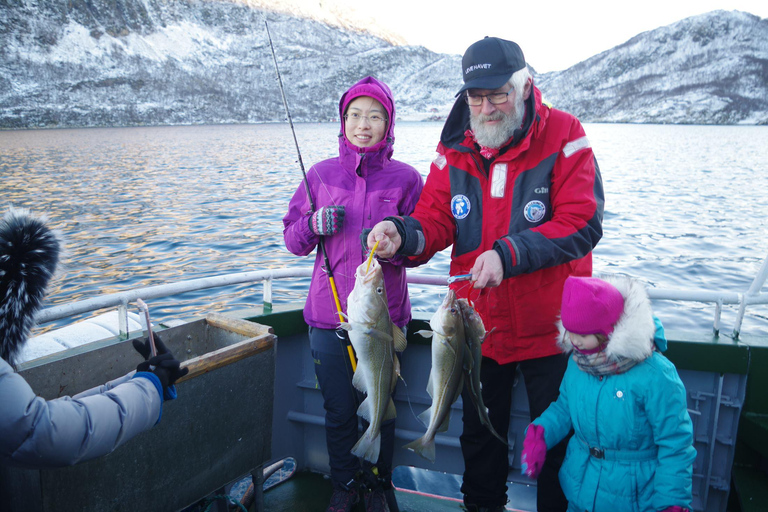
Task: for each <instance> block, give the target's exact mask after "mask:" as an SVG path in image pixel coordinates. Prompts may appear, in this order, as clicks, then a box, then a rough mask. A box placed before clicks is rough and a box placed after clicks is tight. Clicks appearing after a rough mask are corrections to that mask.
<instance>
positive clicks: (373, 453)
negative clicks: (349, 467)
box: [352, 427, 381, 464]
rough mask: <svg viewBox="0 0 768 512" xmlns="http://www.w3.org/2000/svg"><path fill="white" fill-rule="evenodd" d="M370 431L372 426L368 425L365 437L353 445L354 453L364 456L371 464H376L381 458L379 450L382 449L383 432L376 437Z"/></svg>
mask: <svg viewBox="0 0 768 512" xmlns="http://www.w3.org/2000/svg"><path fill="white" fill-rule="evenodd" d="M370 431H371V427H368V430H366V431H365V432H364V433H363V437H361V438H360V440H358V441H357V443H356V444H355V446H353V447H352V453H353V454H354V455H356V456H358V457H362V458H363V459H365V460H367V461H368V462H370V463H371V464H376V462H377V461H378V460H379V451H380V450H381V434H376V437H372V436H371V432H370Z"/></svg>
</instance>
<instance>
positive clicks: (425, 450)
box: [403, 437, 435, 463]
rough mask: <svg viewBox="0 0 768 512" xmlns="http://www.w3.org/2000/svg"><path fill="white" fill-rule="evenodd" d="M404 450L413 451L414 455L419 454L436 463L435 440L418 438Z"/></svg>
mask: <svg viewBox="0 0 768 512" xmlns="http://www.w3.org/2000/svg"><path fill="white" fill-rule="evenodd" d="M403 448H406V449H408V450H411V451H412V452H414V453H418V454H419V455H421V456H422V457H424V458H425V459H427V460H428V461H430V462H432V463H434V462H435V440H434V439H431V440H429V441H428V440H425V439H424V438H423V437H420V438H418V439H417V440H415V441H411V442H410V443H408V444H406V445H405V446H403Z"/></svg>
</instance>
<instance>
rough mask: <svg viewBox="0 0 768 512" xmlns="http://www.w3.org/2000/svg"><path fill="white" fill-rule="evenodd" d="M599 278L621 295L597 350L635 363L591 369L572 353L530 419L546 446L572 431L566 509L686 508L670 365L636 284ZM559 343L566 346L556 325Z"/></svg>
mask: <svg viewBox="0 0 768 512" xmlns="http://www.w3.org/2000/svg"><path fill="white" fill-rule="evenodd" d="M605 280H606V281H608V282H610V283H611V284H613V285H614V286H616V287H617V288H618V289H619V290H620V291H621V292H622V295H624V299H625V307H624V313H623V315H622V317H621V318H620V319H619V322H617V324H616V326H615V328H614V332H613V333H612V334H611V337H610V338H609V341H608V345H607V347H606V349H605V350H606V352H608V356H609V357H614V358H617V359H619V358H630V359H633V360H635V361H638V362H637V363H636V364H635V366H633V367H632V368H631V369H629V370H628V371H626V372H625V373H618V374H608V375H601V376H598V375H593V374H590V373H588V372H586V371H583V370H582V369H581V368H579V366H578V364H577V363H576V361H575V359H574V358H572V359H571V360H570V361H569V362H568V368H567V370H566V372H565V376H564V377H563V381H562V383H561V386H560V397H559V398H558V400H557V401H556V402H554V403H553V404H552V405H550V406H549V408H547V410H546V411H544V413H543V414H542V415H541V416H540V417H539V418H537V419H536V420H534V422H533V423H534V424H537V425H541V426H543V427H544V438H545V441H546V444H547V447H548V448H551V447H552V446H554V445H555V444H557V443H558V442H560V441H561V440H562V439H564V438H565V437H566V436H567V435H568V432H569V431H570V429H571V428H573V430H574V435H573V437H572V438H571V439H570V441H569V442H568V449H567V452H566V456H565V461H564V462H563V465H562V467H561V469H560V485H561V486H562V488H563V492H564V493H565V496H566V498H567V499H568V502H569V504H570V507H571V508H573V509H577V510H585V511H590V512H602V511H605V512H608V511H611V512H615V511H617V510H621V511H622V512H632V511H636V512H646V511H658V510H663V509H665V508H666V507H670V506H673V505H679V506H681V507H684V508H690V507H691V501H692V475H693V461H694V459H695V458H696V451H695V449H694V448H693V426H692V423H691V419H690V417H689V415H688V411H687V409H686V393H685V388H684V387H683V383H682V381H681V380H680V377H679V376H678V374H677V370H676V369H675V366H674V365H673V364H672V363H671V362H670V361H669V360H668V359H667V358H666V357H664V356H663V355H662V354H661V353H660V352H657V351H654V349H653V341H652V340H653V338H654V331H655V326H654V321H653V316H652V312H651V309H650V301H649V300H648V298H647V294H646V292H645V288H644V286H643V285H642V284H641V283H639V282H637V281H633V280H630V279H628V278H617V277H613V278H606V279H605ZM559 343H560V345H561V347H562V348H563V349H564V350H566V351H570V350H571V349H572V345H571V344H570V340H569V339H568V336H567V335H566V334H565V333H564V331H563V329H562V326H561V336H560V340H559ZM569 510H570V509H569Z"/></svg>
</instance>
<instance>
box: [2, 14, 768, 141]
mask: <svg viewBox="0 0 768 512" xmlns="http://www.w3.org/2000/svg"><path fill="white" fill-rule="evenodd" d="M269 3H270V2H267V1H266V0H176V1H173V2H169V1H167V0H117V1H115V0H88V1H86V0H69V1H67V2H61V1H60V0H17V1H15V2H13V3H12V4H11V5H10V6H9V4H8V3H6V4H5V5H4V6H3V8H2V9H0V128H38V127H73V126H126V125H150V124H195V123H253V122H269V121H283V120H284V119H285V115H284V111H283V105H282V100H281V98H280V90H279V88H278V85H277V80H276V76H275V69H274V64H273V60H272V54H271V52H270V47H269V43H268V39H267V33H266V30H265V24H264V20H265V19H267V20H268V22H269V27H270V32H271V34H272V39H273V42H274V45H275V50H276V53H277V56H278V62H279V67H280V72H281V75H282V78H283V84H284V85H285V89H286V94H287V97H288V103H289V107H290V109H291V114H292V117H293V119H294V120H295V121H326V120H330V119H334V118H336V117H337V115H338V113H337V101H338V97H339V95H340V93H341V92H342V91H343V90H344V89H346V88H347V87H348V86H349V85H351V84H352V83H354V82H355V81H356V80H357V79H359V78H361V77H363V76H365V75H369V74H370V75H374V76H376V77H378V78H380V79H382V80H384V81H385V82H387V83H388V84H389V85H390V86H391V88H392V90H393V91H394V93H395V97H396V101H397V106H398V117H399V118H401V119H405V120H424V119H440V118H443V117H444V116H445V115H447V113H448V112H449V110H450V106H451V104H452V103H453V99H454V93H455V91H456V90H458V88H459V87H460V85H461V73H460V62H461V56H459V55H444V54H437V53H434V52H431V51H429V50H427V49H425V48H423V47H413V46H397V45H396V43H398V41H397V39H396V38H394V37H390V36H389V35H387V34H386V32H385V31H383V30H382V29H380V28H378V27H375V26H374V24H373V23H371V24H370V25H364V26H362V25H361V26H360V27H357V28H355V24H354V22H352V21H350V19H349V18H348V17H344V16H342V15H336V14H334V13H330V14H329V13H324V14H323V13H318V12H302V11H297V10H295V9H293V10H292V9H283V11H284V12H279V13H278V12H268V11H265V10H263V8H264V7H263V6H265V5H267V4H269ZM298 16H311V17H313V19H307V18H302V17H298ZM318 20H322V21H318ZM363 28H364V29H365V31H359V30H358V29H363ZM373 34H377V35H373ZM529 64H531V65H532V66H533V67H534V68H535V66H536V63H535V62H532V63H529ZM767 83H768V20H761V19H759V18H756V17H754V16H751V15H748V14H745V13H739V12H735V11H734V12H723V11H719V12H715V13H710V14H707V15H702V16H698V17H694V18H689V19H686V20H683V21H680V22H678V23H675V24H673V25H670V26H668V27H663V28H660V29H657V30H654V31H651V32H646V33H643V34H640V35H638V36H636V37H635V38H633V39H631V40H630V41H628V42H627V43H625V44H624V45H621V46H618V47H616V48H614V49H611V50H608V51H606V52H603V53H601V54H600V55H597V56H595V57H593V58H591V59H589V60H587V61H585V62H582V63H580V64H578V65H576V66H574V67H573V68H571V69H568V70H565V71H562V72H557V73H549V74H545V75H540V76H537V84H538V85H539V86H540V87H541V88H542V90H543V91H544V93H545V96H546V98H547V99H548V100H550V101H552V102H553V103H554V105H555V106H557V107H558V108H561V109H563V110H567V111H570V112H573V113H575V114H576V115H578V116H579V117H580V118H581V120H582V121H608V122H670V123H752V124H765V123H768V85H766V84H767Z"/></svg>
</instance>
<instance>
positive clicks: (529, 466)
mask: <svg viewBox="0 0 768 512" xmlns="http://www.w3.org/2000/svg"><path fill="white" fill-rule="evenodd" d="M546 458H547V443H546V441H544V427H542V426H541V425H534V424H533V423H531V424H530V425H528V429H527V430H526V433H525V440H524V441H523V455H522V463H523V473H525V474H526V475H528V476H529V477H531V478H538V477H539V473H541V468H542V467H543V466H544V460H545V459H546Z"/></svg>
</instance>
